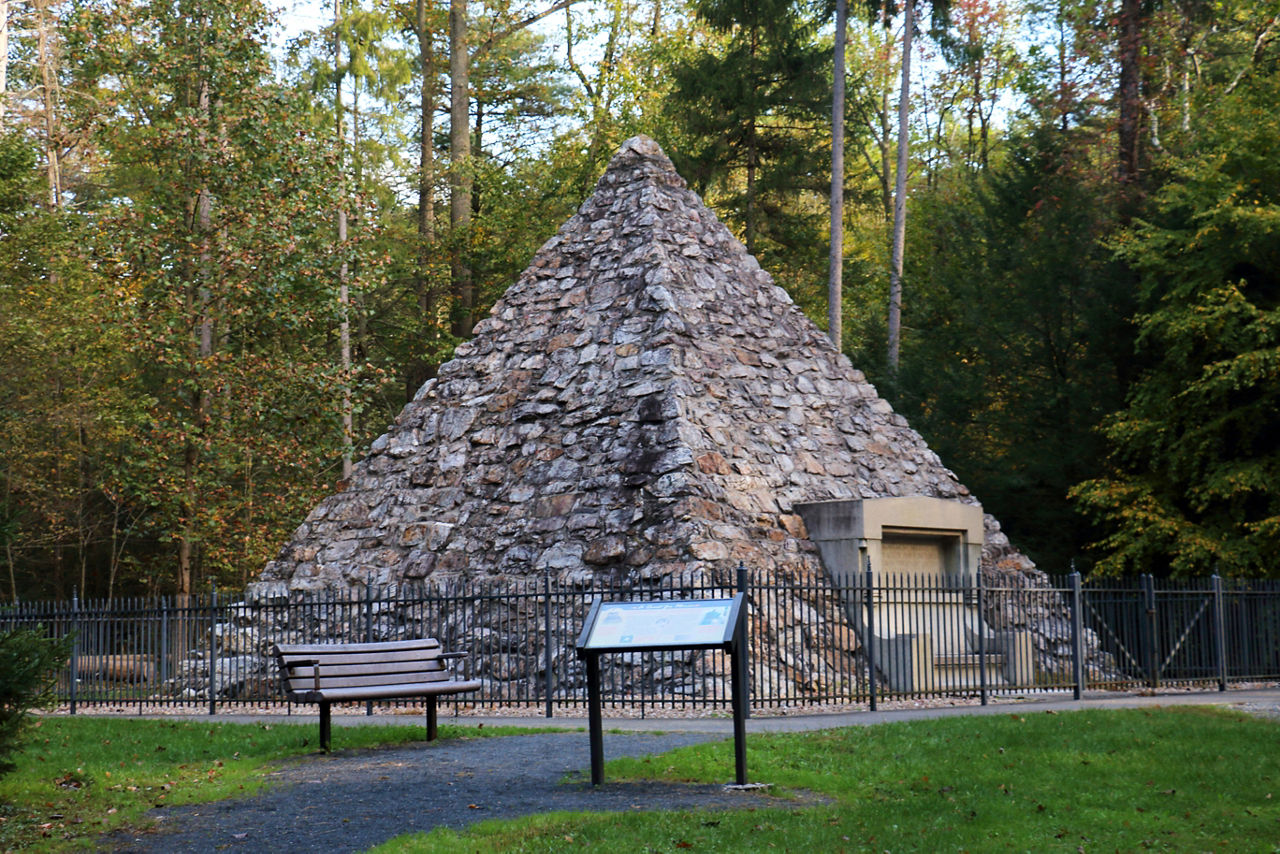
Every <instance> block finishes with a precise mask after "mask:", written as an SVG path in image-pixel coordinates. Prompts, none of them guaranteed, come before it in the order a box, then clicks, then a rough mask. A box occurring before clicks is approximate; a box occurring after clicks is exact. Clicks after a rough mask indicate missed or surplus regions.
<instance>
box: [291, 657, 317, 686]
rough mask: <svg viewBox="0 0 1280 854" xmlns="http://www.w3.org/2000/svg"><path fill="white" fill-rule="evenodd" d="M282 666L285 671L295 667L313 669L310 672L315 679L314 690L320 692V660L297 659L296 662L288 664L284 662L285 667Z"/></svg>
mask: <svg viewBox="0 0 1280 854" xmlns="http://www.w3.org/2000/svg"><path fill="white" fill-rule="evenodd" d="M284 666H285V669H286V670H292V669H294V668H295V667H310V668H313V669H312V671H311V675H312V676H314V677H315V688H316V690H317V691H319V690H320V659H318V658H303V659H299V660H297V661H289V662H285V665H284Z"/></svg>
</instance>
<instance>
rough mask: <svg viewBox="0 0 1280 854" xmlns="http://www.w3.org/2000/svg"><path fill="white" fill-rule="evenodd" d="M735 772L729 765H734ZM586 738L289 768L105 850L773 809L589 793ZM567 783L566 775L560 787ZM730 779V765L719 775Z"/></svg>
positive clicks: (168, 816)
mask: <svg viewBox="0 0 1280 854" xmlns="http://www.w3.org/2000/svg"><path fill="white" fill-rule="evenodd" d="M722 738H723V736H718V735H711V734H706V733H675V734H665V735H657V734H606V735H605V738H604V755H605V759H606V760H608V759H611V758H616V757H620V756H642V755H647V754H656V753H662V752H665V751H668V750H672V749H674V748H676V747H682V746H684V745H688V744H698V743H701V742H707V741H717V740H721V739H722ZM730 763H732V760H730ZM590 767H591V758H590V748H589V746H588V740H587V735H586V733H544V734H538V735H520V736H504V737H498V738H464V739H449V740H444V741H436V742H430V743H421V744H415V745H411V746H407V747H395V748H381V749H374V750H361V751H346V752H344V751H339V752H335V753H333V754H330V755H328V756H321V755H312V756H307V757H305V758H303V759H300V760H293V761H290V762H289V763H288V764H285V765H283V766H282V767H281V768H280V769H279V770H276V771H274V772H271V774H270V775H269V778H270V779H271V780H272V782H273V785H272V786H271V788H270V789H269V790H268V791H266V792H263V793H260V794H257V795H254V796H252V797H249V798H240V799H235V800H229V801H219V802H216V803H212V804H201V805H196V806H188V807H176V808H165V809H159V810H155V811H153V813H152V815H153V816H154V817H157V818H158V819H159V824H158V827H157V829H155V830H153V831H150V832H147V833H144V834H139V835H133V834H127V835H126V834H121V833H117V834H114V835H112V836H108V837H105V838H103V839H102V840H100V850H114V851H128V852H164V854H174V852H213V851H226V850H232V851H235V850H243V851H246V852H250V851H266V850H269V849H271V848H273V847H277V846H279V845H282V844H286V845H287V846H288V848H289V849H290V850H300V851H308V852H317V854H318V852H321V851H323V852H326V854H327V852H337V851H364V850H366V849H368V848H370V847H372V846H374V845H377V844H379V843H382V842H385V841H386V840H388V839H391V838H393V837H396V836H400V835H401V834H405V833H411V832H414V831H428V830H431V829H433V828H436V827H452V828H462V827H466V826H467V825H470V824H473V823H475V822H478V821H483V820H485V819H490V818H506V817H513V816H521V815H529V814H533V813H542V812H549V811H552V810H594V811H629V810H671V809H732V808H745V807H760V806H778V805H780V804H786V805H792V806H795V805H797V802H796V801H794V800H787V801H780V800H778V799H775V798H771V797H769V796H768V795H767V794H764V793H763V792H762V791H761V790H746V791H743V790H726V789H725V788H724V787H723V786H720V785H691V784H672V783H661V784H658V783H610V782H609V781H608V778H607V777H606V779H605V783H604V784H603V785H601V786H597V787H592V786H591V784H590ZM566 775H567V776H568V777H569V779H568V781H567V782H566V781H565V778H566ZM725 779H726V781H729V780H732V779H733V766H732V764H730V765H729V767H727V768H725Z"/></svg>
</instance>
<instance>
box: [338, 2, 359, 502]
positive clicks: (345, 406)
mask: <svg viewBox="0 0 1280 854" xmlns="http://www.w3.org/2000/svg"><path fill="white" fill-rule="evenodd" d="M340 3H341V0H333V30H334V35H333V67H334V71H335V72H336V73H335V75H334V83H333V115H334V117H335V118H334V120H335V122H336V127H335V131H336V133H337V140H338V171H339V173H340V174H339V176H338V180H339V181H340V182H341V185H342V187H343V192H342V193H341V194H340V198H339V201H338V215H337V220H338V222H337V226H338V252H339V256H340V259H341V260H340V261H339V262H338V351H339V352H338V359H339V362H340V366H341V368H342V479H343V480H344V481H347V480H350V479H351V470H352V468H353V467H354V447H353V446H354V444H355V439H354V436H355V429H354V424H353V417H352V404H351V292H350V285H349V283H348V276H349V274H350V270H349V268H348V265H347V198H346V192H345V189H346V185H347V181H346V175H345V174H344V169H345V166H344V164H343V157H342V153H343V149H344V148H345V147H346V142H345V137H344V135H343V130H342V113H343V110H344V109H345V108H344V107H343V105H342V72H341V71H339V70H338V69H339V68H340V66H341V64H342V40H341V36H340V35H339V34H338V23H339V18H340V16H341V14H342V9H341V6H340Z"/></svg>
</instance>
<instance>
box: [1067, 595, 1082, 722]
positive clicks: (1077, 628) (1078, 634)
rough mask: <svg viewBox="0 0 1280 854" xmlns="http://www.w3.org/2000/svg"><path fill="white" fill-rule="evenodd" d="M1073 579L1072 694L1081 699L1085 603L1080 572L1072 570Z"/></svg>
mask: <svg viewBox="0 0 1280 854" xmlns="http://www.w3.org/2000/svg"><path fill="white" fill-rule="evenodd" d="M1070 581H1071V685H1072V688H1071V696H1072V697H1074V698H1075V699H1077V700H1079V699H1080V695H1081V693H1082V692H1083V691H1084V607H1083V605H1084V603H1083V593H1082V592H1081V589H1080V573H1078V572H1072V573H1071V576H1070Z"/></svg>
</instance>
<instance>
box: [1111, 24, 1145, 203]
mask: <svg viewBox="0 0 1280 854" xmlns="http://www.w3.org/2000/svg"><path fill="white" fill-rule="evenodd" d="M1141 54H1142V2H1141V0H1121V2H1120V43H1119V60H1120V62H1119V65H1120V81H1119V91H1118V92H1117V93H1116V95H1117V100H1118V101H1119V103H1118V104H1117V108H1118V113H1119V128H1118V134H1117V135H1118V137H1119V139H1118V142H1119V152H1118V158H1117V163H1116V176H1117V177H1118V178H1119V180H1120V183H1121V184H1123V185H1126V186H1128V185H1132V184H1133V183H1134V182H1135V181H1137V178H1138V169H1139V166H1140V163H1139V151H1138V145H1139V138H1140V129H1139V123H1140V121H1141V118H1142V110H1143V104H1142V91H1141V76H1140V69H1139V67H1138V64H1139V62H1140V61H1141Z"/></svg>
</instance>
